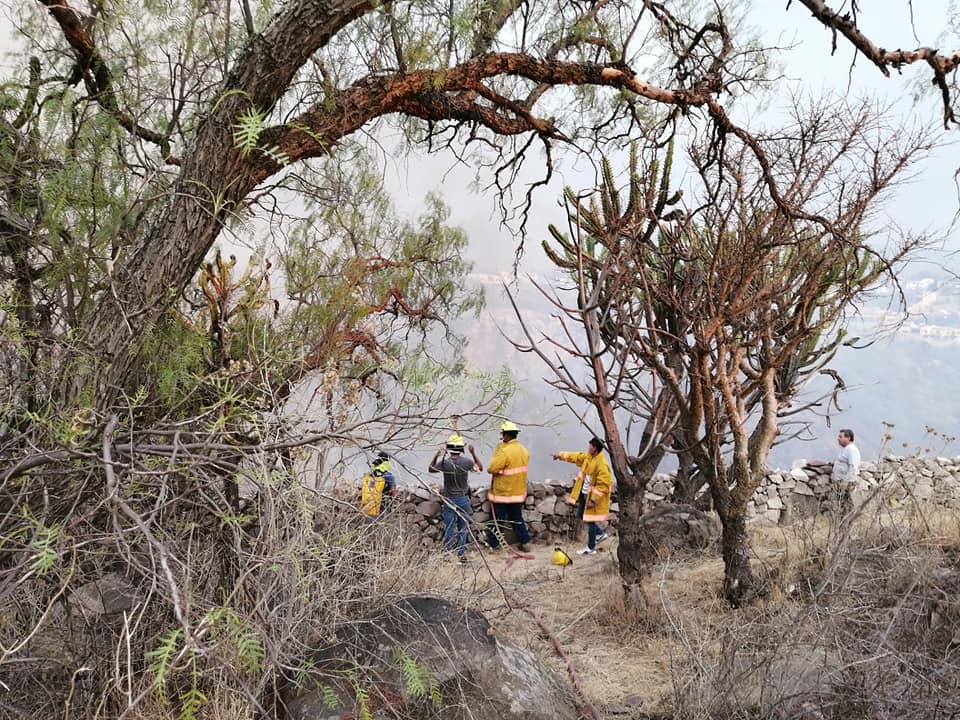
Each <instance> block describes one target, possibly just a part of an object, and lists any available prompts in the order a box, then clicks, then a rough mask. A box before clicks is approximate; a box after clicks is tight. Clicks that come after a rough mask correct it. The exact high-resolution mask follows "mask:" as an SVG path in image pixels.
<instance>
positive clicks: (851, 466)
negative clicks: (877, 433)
mask: <svg viewBox="0 0 960 720" xmlns="http://www.w3.org/2000/svg"><path fill="white" fill-rule="evenodd" d="M837 443H838V444H839V445H840V451H839V452H838V453H837V459H836V460H834V461H833V472H832V473H831V474H830V477H831V479H832V480H833V487H834V491H835V492H836V493H837V497H838V499H839V501H840V509H841V511H842V512H843V514H846V513H848V512H850V510H852V509H853V503H852V502H851V500H850V491H851V490H853V489H854V487H855V486H856V484H857V476H858V475H859V473H860V450H859V449H858V448H857V446H856V445H855V444H854V443H853V430H849V429H846V428H844V429H843V430H841V431H840V433H839V434H838V435H837Z"/></svg>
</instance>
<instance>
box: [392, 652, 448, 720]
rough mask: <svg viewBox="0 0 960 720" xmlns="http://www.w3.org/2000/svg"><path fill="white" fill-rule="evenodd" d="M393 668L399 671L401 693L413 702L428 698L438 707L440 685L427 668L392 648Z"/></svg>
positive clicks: (407, 654) (408, 655)
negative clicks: (401, 682)
mask: <svg viewBox="0 0 960 720" xmlns="http://www.w3.org/2000/svg"><path fill="white" fill-rule="evenodd" d="M390 654H391V657H392V660H393V663H394V666H395V667H396V668H397V669H398V670H399V671H400V676H401V678H402V681H403V693H404V695H407V696H409V697H411V698H413V699H415V700H420V699H422V698H428V699H429V700H430V702H431V703H432V704H433V705H434V706H439V705H440V702H441V697H440V683H439V682H437V679H436V678H435V677H434V675H433V673H431V672H430V670H429V668H427V667H426V666H424V665H422V664H421V663H419V662H417V659H416V658H414V657H413V656H411V655H410V654H409V653H407V652H406V651H404V650H403V648H399V647H394V648H393V649H392V650H391V652H390Z"/></svg>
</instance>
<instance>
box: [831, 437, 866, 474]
mask: <svg viewBox="0 0 960 720" xmlns="http://www.w3.org/2000/svg"><path fill="white" fill-rule="evenodd" d="M859 472H860V451H859V450H858V449H857V446H856V445H854V444H853V443H850V444H849V445H847V446H846V447H842V448H840V452H838V453H837V459H836V460H834V461H833V472H832V473H831V474H830V477H831V478H832V479H833V481H834V482H848V483H852V482H854V481H856V479H857V474H858V473H859Z"/></svg>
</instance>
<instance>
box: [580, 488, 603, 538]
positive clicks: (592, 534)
mask: <svg viewBox="0 0 960 720" xmlns="http://www.w3.org/2000/svg"><path fill="white" fill-rule="evenodd" d="M586 509H587V494H586V493H583V494H581V495H580V501H579V502H578V503H577V517H580V518H582V517H583V513H584V511H585V510H586ZM601 535H603V530H602V529H601V528H600V524H599V523H595V522H588V523H587V547H588V548H590V549H591V550H596V549H597V538H598V537H600V536H601Z"/></svg>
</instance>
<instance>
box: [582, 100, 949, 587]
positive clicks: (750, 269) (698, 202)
mask: <svg viewBox="0 0 960 720" xmlns="http://www.w3.org/2000/svg"><path fill="white" fill-rule="evenodd" d="M793 120H794V122H793V123H792V124H791V125H790V126H788V127H784V128H782V129H780V130H779V131H778V132H777V133H776V134H771V135H769V136H767V135H763V134H759V133H758V134H755V135H754V136H752V137H751V138H750V140H749V141H748V142H742V143H741V142H737V140H736V138H731V137H727V136H725V137H724V138H723V139H722V141H721V142H719V143H717V142H714V143H712V144H711V143H708V144H698V145H694V146H693V147H692V148H691V152H690V160H691V162H692V163H693V166H694V167H695V168H696V169H697V180H698V187H697V189H696V194H695V196H694V198H693V200H686V202H685V205H686V211H685V212H682V213H676V212H672V211H671V212H670V213H669V214H668V213H664V212H663V206H662V205H658V204H657V202H656V196H654V197H650V196H649V194H647V195H645V194H643V193H631V198H632V199H633V200H634V201H636V202H639V203H641V207H640V208H639V209H635V210H634V211H633V216H634V217H635V218H643V220H642V222H639V223H638V222H634V223H624V224H622V225H618V226H616V227H608V228H607V229H606V231H605V232H596V231H594V232H592V233H591V235H590V239H591V242H593V243H596V244H597V246H598V250H596V251H592V252H591V253H590V257H594V258H599V259H600V261H599V262H598V263H597V264H596V267H595V269H594V270H595V272H596V275H595V278H596V279H595V283H596V285H591V289H593V290H595V289H596V287H597V286H601V287H602V288H603V289H602V291H596V292H595V294H594V295H593V298H594V300H595V302H596V301H599V302H597V305H596V306H595V310H594V312H595V313H596V316H597V317H598V318H602V319H603V320H604V321H609V322H611V323H612V324H613V325H614V327H616V329H617V332H618V335H619V340H618V341H616V342H618V343H622V344H623V346H624V347H625V348H629V352H630V353H633V366H634V367H636V368H643V369H644V370H648V371H650V372H652V373H653V374H654V375H655V376H656V378H657V379H658V380H659V382H661V383H662V384H663V386H664V388H666V390H667V391H668V392H669V394H670V396H671V402H672V403H673V406H674V407H675V409H676V412H677V413H678V420H677V431H676V432H677V434H679V435H680V436H681V437H682V438H683V441H684V444H685V446H686V447H688V448H689V449H690V451H691V453H692V455H693V458H694V460H695V462H696V465H697V467H698V469H699V471H700V473H702V475H703V476H704V477H705V479H706V480H707V481H708V483H709V485H710V490H711V495H712V497H713V502H714V507H715V509H716V510H717V512H718V514H719V516H720V519H721V521H722V523H723V554H724V561H725V568H726V572H725V582H724V592H725V595H726V597H727V598H728V600H729V601H730V602H731V604H733V605H738V604H740V603H742V602H744V601H745V600H747V599H749V598H750V597H752V596H753V595H754V593H755V592H756V590H757V589H756V587H755V584H754V580H753V575H752V572H751V569H750V560H749V550H750V548H749V537H748V534H747V528H746V521H747V517H746V508H747V504H748V501H749V500H750V498H751V497H752V495H753V493H754V491H755V490H756V488H757V486H758V483H759V482H760V480H761V478H762V476H763V474H764V472H765V471H766V469H767V466H766V463H767V457H768V454H769V451H770V448H771V447H772V445H773V443H774V442H775V440H776V438H777V437H778V434H779V433H780V431H781V429H780V418H781V416H782V415H783V414H784V413H785V412H790V411H791V410H792V409H794V408H795V407H796V403H797V402H798V399H797V395H798V393H799V391H800V390H801V388H802V386H803V384H804V382H805V381H806V380H809V379H810V378H811V377H812V376H813V375H815V374H816V373H817V372H818V371H819V370H820V369H821V368H822V366H823V363H824V362H825V361H826V360H827V359H828V358H829V357H831V356H832V354H833V353H834V352H835V351H836V349H837V346H838V344H839V343H840V342H841V341H842V339H843V336H844V333H845V329H844V321H845V319H846V317H847V316H848V314H849V313H850V312H853V311H856V309H857V304H858V303H859V302H860V301H861V300H862V299H863V298H864V297H865V295H866V293H868V292H869V291H870V290H873V289H876V288H878V287H879V286H881V285H882V284H883V283H885V282H888V283H892V287H893V288H894V289H896V288H897V287H898V286H897V282H896V272H897V269H898V268H899V267H900V266H901V265H902V264H903V263H904V262H906V261H907V260H908V259H909V258H910V257H911V255H912V254H914V253H915V252H916V251H918V250H919V249H920V248H922V247H923V246H924V243H925V242H926V239H925V238H923V237H914V236H909V235H907V236H899V235H898V234H897V231H896V228H893V227H890V226H888V225H883V224H882V223H881V219H880V211H881V208H882V201H883V198H884V197H885V196H886V195H888V194H889V193H891V192H893V191H895V190H896V188H897V187H898V186H899V185H900V184H902V183H903V182H905V181H906V180H907V179H908V178H909V171H910V167H911V165H912V163H913V162H915V161H916V160H918V159H919V158H921V157H922V156H923V155H924V153H925V152H927V151H928V150H929V149H930V147H931V139H930V136H929V135H928V134H927V133H926V132H924V131H914V132H904V131H903V130H902V129H895V131H893V130H892V129H891V128H888V127H887V126H886V125H885V124H884V122H883V115H882V113H879V112H878V111H877V110H875V109H874V108H872V107H871V106H870V105H869V104H862V105H860V106H857V107H854V108H845V107H844V106H841V105H831V104H826V103H823V104H819V105H815V106H811V107H803V106H800V105H797V107H796V109H795V113H794V118H793ZM714 140H716V138H714ZM758 157H760V158H761V159H762V165H757V158H758ZM631 177H632V182H633V183H634V184H636V183H638V182H639V180H638V179H637V177H636V172H635V171H634V173H632V175H631ZM771 178H775V180H776V184H775V185H774V186H773V187H771V185H770V179H771ZM661 196H662V195H661ZM600 197H602V198H603V199H604V201H608V199H609V194H608V193H607V194H604V193H603V192H602V191H601V193H600ZM651 220H652V221H653V223H654V227H655V230H654V231H653V232H649V231H648V228H649V226H650V222H651ZM584 275H585V273H584V272H583V271H580V276H581V277H584ZM898 297H899V299H900V300H901V301H902V296H899V295H897V294H895V298H894V299H895V300H896V299H897V298H898ZM894 314H895V313H894ZM588 336H589V331H588ZM612 347H614V348H616V347H618V346H617V344H613V346H612ZM603 352H611V349H610V346H606V345H605V346H604V347H603V348H602V350H601V351H600V352H598V353H597V354H598V356H600V355H602V353H603Z"/></svg>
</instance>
